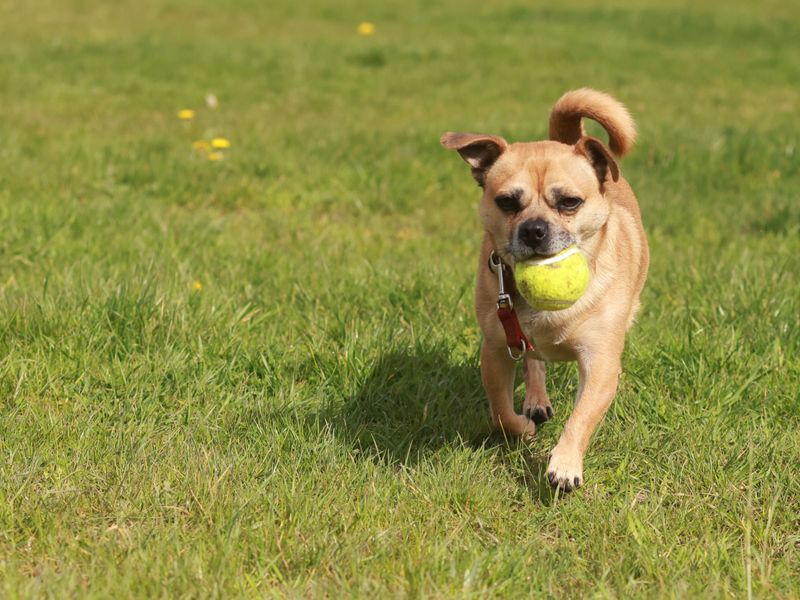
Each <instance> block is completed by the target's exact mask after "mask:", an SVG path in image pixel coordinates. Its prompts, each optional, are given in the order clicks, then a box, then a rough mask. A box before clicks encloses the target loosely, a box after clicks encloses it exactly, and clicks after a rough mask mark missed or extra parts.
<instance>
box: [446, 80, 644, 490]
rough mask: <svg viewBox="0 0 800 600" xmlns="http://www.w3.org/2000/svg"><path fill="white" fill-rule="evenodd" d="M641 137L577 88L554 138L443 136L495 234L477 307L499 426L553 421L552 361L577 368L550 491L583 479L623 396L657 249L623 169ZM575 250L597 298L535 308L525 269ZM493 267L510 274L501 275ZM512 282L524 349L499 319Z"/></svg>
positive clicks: (485, 251)
mask: <svg viewBox="0 0 800 600" xmlns="http://www.w3.org/2000/svg"><path fill="white" fill-rule="evenodd" d="M584 117H586V118H590V119H593V120H594V121H596V122H598V123H599V124H600V125H602V126H603V128H604V129H605V130H606V132H607V133H608V138H609V143H608V147H607V146H606V145H605V144H604V143H603V142H602V141H601V140H599V139H597V138H595V137H591V136H588V135H586V132H585V130H584V128H583V123H582V119H583V118H584ZM635 138H636V126H635V124H634V121H633V118H632V117H631V116H630V113H629V112H628V110H627V109H626V108H625V106H624V105H623V104H621V103H620V102H619V101H617V100H615V99H614V98H612V97H611V96H609V95H608V94H605V93H603V92H600V91H597V90H593V89H589V88H582V89H578V90H573V91H570V92H567V93H566V94H564V95H563V96H562V97H561V98H560V99H559V100H558V101H557V102H556V104H555V106H554V107H553V109H552V112H551V114H550V140H548V141H538V142H526V143H512V144H510V143H508V142H506V140H504V139H503V138H502V137H499V136H496V135H482V134H473V133H454V132H448V133H445V134H444V135H443V136H442V138H441V143H442V145H443V146H444V147H445V148H447V149H450V150H456V151H457V152H458V153H459V154H460V155H461V157H462V158H463V159H464V161H466V162H467V164H468V165H469V166H470V167H471V170H472V176H473V177H474V178H475V180H476V181H477V182H478V185H479V186H480V187H481V188H482V190H483V195H482V197H481V200H480V208H479V213H480V219H481V223H482V225H483V228H484V230H485V235H484V237H483V243H482V246H481V252H480V260H479V262H478V279H477V289H476V294H475V312H476V315H477V319H478V323H479V324H480V328H481V331H482V333H483V342H482V345H481V350H480V372H481V379H482V381H483V387H484V389H485V390H486V395H487V396H488V398H489V404H490V411H491V416H492V422H493V423H494V425H495V426H496V427H498V428H500V429H502V430H503V431H504V432H506V433H508V434H511V435H514V436H519V437H521V438H523V439H530V438H531V437H532V436H533V435H534V434H535V433H536V426H537V425H538V424H541V423H543V422H545V421H547V420H548V419H550V418H551V417H552V415H553V408H552V405H551V404H550V399H549V398H548V395H547V389H546V387H545V363H546V362H552V361H577V363H578V372H579V384H578V393H577V400H576V403H575V407H574V410H573V412H572V414H571V415H570V417H569V419H568V420H567V422H566V425H565V427H564V431H563V432H562V434H561V436H560V438H559V441H558V443H557V444H556V446H555V447H554V448H553V450H552V452H551V454H550V461H549V464H548V467H547V477H548V480H549V481H550V483H551V485H553V486H555V487H558V488H559V489H561V490H564V491H569V490H572V489H574V488H577V487H579V486H580V485H581V484H582V483H583V481H584V477H583V458H584V456H585V454H586V450H587V448H588V446H589V441H590V438H591V436H592V434H593V433H594V431H595V429H596V428H597V426H598V424H599V423H600V421H601V420H602V419H603V417H604V416H605V413H606V411H607V410H608V408H609V406H610V405H611V401H612V400H613V398H614V395H615V394H616V390H617V382H618V379H619V375H620V373H621V362H620V361H621V355H622V350H623V347H624V345H625V335H626V332H627V330H628V329H629V328H630V327H631V325H632V324H633V321H634V318H635V316H636V313H637V311H638V309H639V296H640V294H641V291H642V288H643V287H644V283H645V279H646V277H647V269H648V266H649V261H650V254H649V248H648V245H647V238H646V237H645V232H644V227H643V226H642V219H641V214H640V211H639V205H638V202H637V200H636V197H635V195H634V193H633V190H632V189H631V187H630V185H629V184H628V182H627V181H626V180H625V179H624V178H623V177H622V175H621V174H620V169H619V165H618V163H617V159H618V158H621V157H622V156H624V155H625V154H626V153H627V152H628V151H629V150H630V149H631V147H632V145H633V143H634V141H635ZM572 245H576V246H577V247H578V249H579V250H580V252H581V253H583V255H584V256H585V258H586V259H587V261H588V264H589V268H590V272H591V279H590V283H589V286H588V288H587V289H586V292H585V293H584V294H583V296H582V297H581V298H580V299H579V300H578V301H577V302H576V303H575V304H573V305H572V306H571V307H569V308H567V309H564V310H559V311H540V310H536V309H534V308H532V307H531V306H530V305H529V304H528V303H527V302H526V301H525V300H524V299H523V298H522V297H521V296H520V295H519V294H517V293H516V292H515V289H514V282H513V268H514V265H515V264H517V263H518V262H521V261H526V260H529V259H533V258H540V257H549V256H553V255H555V254H557V253H558V252H560V251H562V250H564V249H565V248H567V247H569V246H572ZM492 262H494V265H495V267H496V269H497V268H499V269H501V272H503V273H504V274H503V275H501V280H498V277H497V274H496V269H495V270H493V269H492ZM502 280H505V281H506V287H508V288H510V291H511V293H510V296H511V300H512V301H513V309H514V311H515V313H516V318H517V319H518V323H519V326H520V327H521V331H522V333H523V334H524V337H523V338H522V339H525V340H526V341H527V340H530V344H529V345H527V346H525V347H524V351H523V349H517V348H510V347H508V339H509V338H508V332H507V331H506V329H504V325H503V323H501V320H500V319H499V318H498V314H499V313H498V311H497V308H499V304H498V291H499V288H500V281H502ZM506 291H508V290H506ZM516 360H521V361H522V362H523V372H524V381H525V400H524V404H523V414H517V413H516V412H515V410H514V378H515V373H516Z"/></svg>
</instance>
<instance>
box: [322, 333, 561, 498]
mask: <svg viewBox="0 0 800 600" xmlns="http://www.w3.org/2000/svg"><path fill="white" fill-rule="evenodd" d="M316 418H318V419H320V420H321V421H322V422H323V423H325V424H327V425H328V426H329V427H330V428H331V430H332V431H333V433H334V434H335V435H336V436H337V437H339V438H340V439H342V441H343V442H344V443H345V444H346V445H348V446H354V447H355V448H357V449H358V450H359V454H361V455H362V456H364V457H365V458H367V457H368V459H369V460H373V461H379V462H381V463H384V464H401V465H407V466H413V465H415V464H416V463H417V462H419V461H420V460H421V459H423V458H424V457H426V456H429V455H430V454H432V453H434V452H436V451H437V450H439V449H440V448H442V447H445V446H456V445H461V444H463V445H465V446H466V447H469V448H473V449H476V450H477V449H480V448H485V449H487V450H489V451H490V452H497V453H498V454H500V455H501V456H502V458H503V462H504V463H506V464H507V466H509V468H510V470H512V471H513V472H514V474H515V476H516V478H517V479H518V481H519V483H520V485H523V486H524V487H526V488H527V489H528V490H529V491H530V492H531V494H532V495H533V496H535V497H537V498H538V499H539V500H540V501H542V502H544V503H549V502H550V500H551V499H552V493H551V492H550V488H549V486H548V485H547V483H546V480H545V478H544V471H545V467H546V456H544V457H542V456H540V454H541V453H540V452H535V453H531V451H530V449H528V448H526V447H522V446H521V444H520V443H519V442H517V441H516V440H507V439H506V438H505V437H504V435H503V434H502V433H501V432H498V431H496V430H494V427H493V426H492V423H491V419H490V418H489V412H488V403H487V400H486V397H485V394H484V391H483V386H482V384H481V380H480V373H479V370H478V364H477V360H466V361H463V362H460V363H458V362H453V359H452V358H451V357H450V355H449V353H448V352H447V351H446V350H445V349H438V348H427V349H426V348H416V349H413V350H411V351H406V352H391V353H388V354H386V355H384V356H383V357H382V358H381V359H380V360H379V361H378V362H377V363H376V364H375V365H374V367H373V368H372V370H371V372H370V373H369V374H368V375H367V376H366V378H365V379H364V381H363V384H362V385H361V386H360V387H359V389H358V391H357V392H356V393H355V394H354V395H353V396H352V397H351V398H350V399H349V400H347V401H345V403H344V404H343V405H337V406H331V407H329V409H328V410H326V411H325V412H324V414H323V415H319V416H317V417H316Z"/></svg>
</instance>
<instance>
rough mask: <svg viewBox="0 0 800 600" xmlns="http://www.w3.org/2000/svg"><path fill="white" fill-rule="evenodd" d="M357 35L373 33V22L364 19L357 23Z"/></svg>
mask: <svg viewBox="0 0 800 600" xmlns="http://www.w3.org/2000/svg"><path fill="white" fill-rule="evenodd" d="M358 35H364V36H368V35H375V24H374V23H370V22H369V21H364V22H363V23H359V24H358Z"/></svg>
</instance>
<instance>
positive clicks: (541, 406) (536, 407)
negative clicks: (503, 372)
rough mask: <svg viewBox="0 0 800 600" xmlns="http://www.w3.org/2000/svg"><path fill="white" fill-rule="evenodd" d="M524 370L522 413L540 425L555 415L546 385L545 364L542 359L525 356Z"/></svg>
mask: <svg viewBox="0 0 800 600" xmlns="http://www.w3.org/2000/svg"><path fill="white" fill-rule="evenodd" d="M522 371H523V373H524V375H525V404H523V405H522V414H523V415H525V416H526V417H528V418H529V419H531V420H533V421H534V422H535V423H536V424H537V425H539V424H540V423H544V422H545V421H548V420H549V419H550V418H551V417H552V416H553V406H552V404H550V398H549V397H548V396H547V387H546V386H545V364H544V363H543V362H542V361H541V360H536V359H535V358H528V357H525V361H524V362H523V364H522Z"/></svg>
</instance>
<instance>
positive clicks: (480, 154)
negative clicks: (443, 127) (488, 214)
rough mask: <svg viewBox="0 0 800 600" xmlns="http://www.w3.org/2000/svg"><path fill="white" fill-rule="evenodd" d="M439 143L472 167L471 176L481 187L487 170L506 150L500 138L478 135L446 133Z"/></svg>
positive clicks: (506, 144) (506, 146)
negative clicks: (454, 151) (456, 153)
mask: <svg viewBox="0 0 800 600" xmlns="http://www.w3.org/2000/svg"><path fill="white" fill-rule="evenodd" d="M439 141H440V142H441V143H442V146H444V147H445V148H447V149H448V150H458V153H459V154H460V155H461V158H463V159H464V160H465V161H466V163H467V164H468V165H469V166H470V167H472V176H473V177H474V178H475V181H477V182H478V185H480V186H481V187H483V184H484V183H485V182H486V173H487V172H488V171H489V168H490V167H491V166H492V165H493V164H494V163H495V161H496V160H497V159H498V158H499V157H500V155H501V154H502V153H503V152H505V151H506V148H508V142H506V141H505V140H504V139H503V138H501V137H500V136H497V135H483V134H480V133H454V132H452V131H448V132H447V133H445V134H444V135H443V136H442V139H441V140H439Z"/></svg>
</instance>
